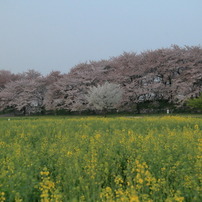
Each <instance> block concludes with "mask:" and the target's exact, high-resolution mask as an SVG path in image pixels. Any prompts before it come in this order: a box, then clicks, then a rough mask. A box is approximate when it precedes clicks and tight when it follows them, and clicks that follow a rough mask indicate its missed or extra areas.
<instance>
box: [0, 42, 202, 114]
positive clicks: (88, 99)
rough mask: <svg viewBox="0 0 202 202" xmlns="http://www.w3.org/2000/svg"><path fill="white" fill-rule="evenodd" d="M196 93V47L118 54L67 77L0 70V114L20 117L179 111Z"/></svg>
mask: <svg viewBox="0 0 202 202" xmlns="http://www.w3.org/2000/svg"><path fill="white" fill-rule="evenodd" d="M201 92H202V48H201V47H200V46H194V47H188V46H186V47H183V48H182V47H178V46H176V45H174V46H171V47H170V48H165V49H158V50H154V51H145V52H143V53H140V54H136V53H123V54H122V55H120V56H118V57H112V58H110V59H109V60H101V61H90V62H86V63H81V64H78V65H76V66H75V67H73V68H72V69H71V71H70V72H69V73H67V74H62V73H61V72H59V71H53V72H51V73H50V74H49V75H47V76H42V75H41V74H40V73H39V72H36V71H34V70H29V71H27V72H24V73H19V74H13V73H11V72H9V71H6V70H0V110H1V111H4V112H8V111H13V112H20V113H22V114H35V113H44V112H47V111H51V112H57V111H60V110H63V111H65V112H75V111H76V112H83V111H84V112H89V111H105V112H108V111H113V110H114V109H116V110H118V111H120V112H121V111H123V112H161V111H163V110H164V111H165V110H166V109H171V110H173V109H175V110H178V109H185V108H186V106H187V105H186V101H187V100H188V99H190V98H193V99H194V98H197V97H199V96H200V93H201ZM107 100H108V101H107ZM190 106H191V105H190Z"/></svg>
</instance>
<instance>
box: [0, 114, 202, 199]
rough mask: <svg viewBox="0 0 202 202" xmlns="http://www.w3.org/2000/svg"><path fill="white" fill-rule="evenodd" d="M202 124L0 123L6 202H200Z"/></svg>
mask: <svg viewBox="0 0 202 202" xmlns="http://www.w3.org/2000/svg"><path fill="white" fill-rule="evenodd" d="M201 129H202V119H201V118H186V117H178V116H177V117H172V116H167V117H148V118H147V117H146V118H139V119H138V118H121V117H120V118H118V117H117V118H98V117H96V118H95V117H89V118H87V117H85V118H68V119H66V118H64V117H62V118H37V117H36V118H32V119H14V118H13V119H11V120H10V121H8V120H6V119H1V120H0V147H1V153H0V201H44V202H45V201H202V194H201V191H202V189H201V182H202V175H201V169H202V132H201Z"/></svg>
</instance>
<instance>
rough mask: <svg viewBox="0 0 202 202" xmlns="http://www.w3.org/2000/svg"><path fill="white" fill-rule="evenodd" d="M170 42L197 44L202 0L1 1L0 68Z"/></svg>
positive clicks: (68, 61) (71, 61)
mask: <svg viewBox="0 0 202 202" xmlns="http://www.w3.org/2000/svg"><path fill="white" fill-rule="evenodd" d="M172 44H177V45H180V46H184V45H189V46H192V45H193V46H195V45H202V0H0V69H5V70H10V71H12V72H14V73H17V72H24V71H26V70H28V69H35V70H36V71H39V72H41V73H42V74H47V73H50V72H51V71H52V70H59V71H61V72H65V73H67V72H68V71H69V70H70V68H71V67H73V66H75V65H76V64H78V63H81V62H86V61H89V60H100V59H109V58H110V57H113V56H118V55H120V54H122V53H123V52H124V51H126V52H131V51H132V52H142V51H145V50H148V49H157V48H166V47H170V45H172Z"/></svg>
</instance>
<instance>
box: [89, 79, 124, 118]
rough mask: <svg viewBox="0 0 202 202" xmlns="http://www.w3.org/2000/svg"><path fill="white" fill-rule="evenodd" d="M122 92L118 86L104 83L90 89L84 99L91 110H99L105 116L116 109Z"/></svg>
mask: <svg viewBox="0 0 202 202" xmlns="http://www.w3.org/2000/svg"><path fill="white" fill-rule="evenodd" d="M122 94H123V91H122V89H121V88H120V86H119V85H118V84H114V83H108V82H106V83H104V84H103V85H98V86H97V87H96V86H93V87H90V89H89V91H88V95H87V96H86V99H87V101H88V103H89V106H90V107H91V108H92V109H96V110H100V111H102V112H104V114H106V112H109V111H110V110H112V109H116V108H117V105H118V104H119V103H120V101H121V98H122Z"/></svg>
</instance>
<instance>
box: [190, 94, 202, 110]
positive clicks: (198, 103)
mask: <svg viewBox="0 0 202 202" xmlns="http://www.w3.org/2000/svg"><path fill="white" fill-rule="evenodd" d="M187 105H188V106H190V107H193V108H195V109H199V110H202V94H201V95H200V96H199V97H198V98H194V99H189V100H188V102H187Z"/></svg>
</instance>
